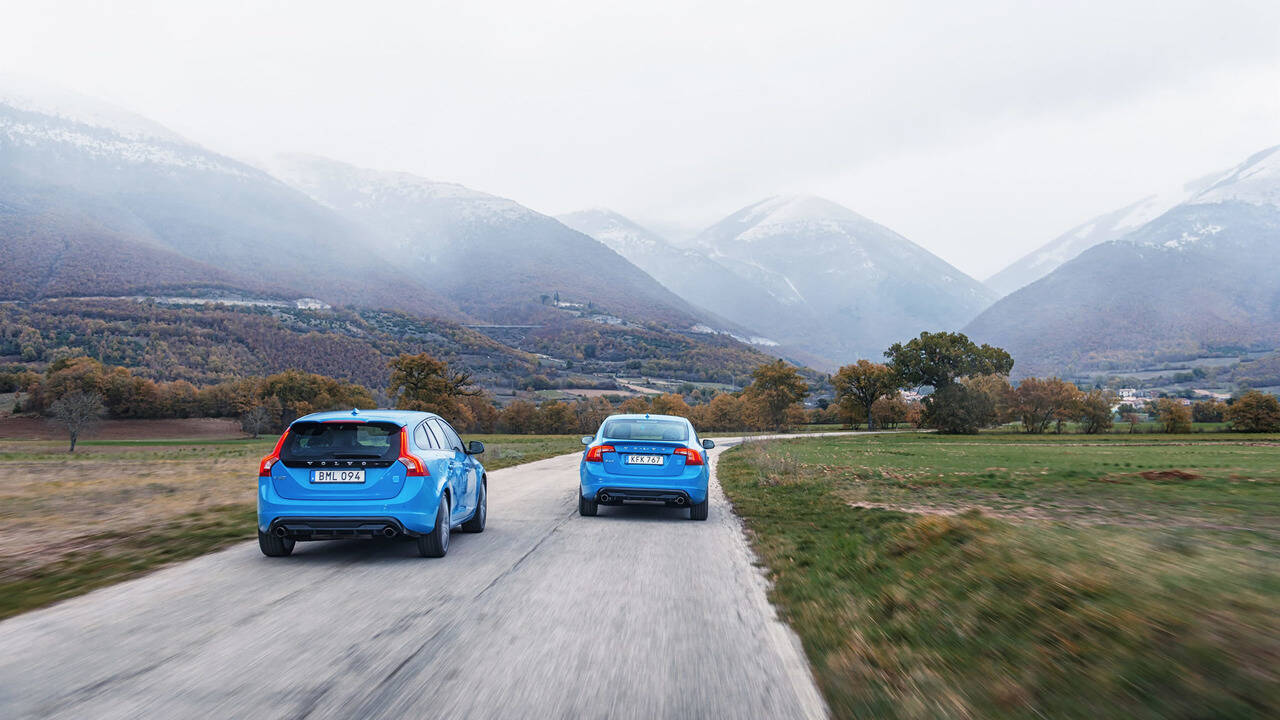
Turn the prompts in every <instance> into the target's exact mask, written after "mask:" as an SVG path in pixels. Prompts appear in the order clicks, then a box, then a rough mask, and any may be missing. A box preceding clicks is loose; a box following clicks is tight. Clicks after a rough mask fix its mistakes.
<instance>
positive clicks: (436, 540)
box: [418, 495, 449, 558]
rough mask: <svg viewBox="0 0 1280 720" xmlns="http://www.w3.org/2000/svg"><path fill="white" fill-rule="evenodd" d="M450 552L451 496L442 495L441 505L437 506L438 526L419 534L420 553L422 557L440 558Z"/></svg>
mask: <svg viewBox="0 0 1280 720" xmlns="http://www.w3.org/2000/svg"><path fill="white" fill-rule="evenodd" d="M447 552H449V498H448V497H447V496H443V495H442V496H441V497H440V507H438V508H436V526H435V527H434V528H432V529H431V532H429V533H427V534H426V535H419V536H418V554H419V555H421V556H422V557H429V558H439V557H444V554H445V553H447Z"/></svg>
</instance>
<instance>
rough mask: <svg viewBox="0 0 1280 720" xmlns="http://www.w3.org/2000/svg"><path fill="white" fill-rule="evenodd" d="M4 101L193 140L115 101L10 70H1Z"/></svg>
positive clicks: (152, 135)
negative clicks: (26, 76)
mask: <svg viewBox="0 0 1280 720" xmlns="http://www.w3.org/2000/svg"><path fill="white" fill-rule="evenodd" d="M0 104H3V105H8V106H9V107H12V108H16V109H18V110H24V111H27V112H33V113H39V114H41V115H49V116H52V117H56V118H60V119H63V120H69V121H71V122H74V123H79V124H81V125H88V126H90V127H95V128H101V129H104V130H111V131H113V132H115V133H117V134H119V135H121V136H122V137H125V138H129V139H133V140H142V139H152V140H162V141H164V142H168V143H180V144H184V145H189V144H191V142H190V141H189V140H187V139H186V138H183V137H182V136H181V135H178V134H177V133H175V132H173V131H172V130H169V129H168V128H166V127H164V126H163V125H160V124H159V123H156V122H153V121H151V120H148V119H147V118H144V117H142V116H140V115H135V114H134V113H131V112H129V111H128V110H124V109H123V108H120V107H117V106H115V105H112V104H111V103H108V102H105V101H103V100H99V99H97V98H92V97H89V96H87V95H81V94H79V93H75V92H72V91H70V90H64V89H61V88H55V87H50V86H48V85H44V84H40V83H36V82H33V81H30V80H27V79H25V78H22V77H20V76H16V75H10V74H7V73H0Z"/></svg>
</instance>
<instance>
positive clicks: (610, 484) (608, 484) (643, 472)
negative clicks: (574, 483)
mask: <svg viewBox="0 0 1280 720" xmlns="http://www.w3.org/2000/svg"><path fill="white" fill-rule="evenodd" d="M614 419H623V420H626V419H634V420H641V419H649V420H673V421H678V422H682V423H684V424H685V425H686V426H687V427H688V429H689V436H688V439H687V440H683V441H657V440H655V441H648V440H636V441H632V440H622V439H614V438H607V437H602V436H601V433H602V432H603V430H604V428H605V426H606V425H608V423H609V421H610V420H614ZM597 445H613V446H616V447H618V448H619V449H618V451H617V452H611V453H604V455H603V457H604V460H603V461H601V462H587V453H589V452H591V448H593V447H596V446H597ZM623 448H626V450H625V451H624V449H623ZM676 448H689V449H690V450H694V451H695V452H697V453H698V454H699V455H701V457H702V464H701V465H693V466H687V465H685V459H684V458H683V457H681V456H679V455H673V453H672V451H673V450H675V449H676ZM629 451H635V452H638V453H640V454H646V455H648V454H655V455H665V456H667V457H666V459H665V461H664V463H663V464H662V465H661V466H652V467H649V466H636V465H627V466H624V463H625V462H626V461H625V456H626V455H628V454H630V452H629ZM710 468H711V466H710V464H709V463H708V461H707V453H706V451H705V450H704V449H703V448H702V445H701V444H699V441H698V434H697V432H696V431H695V430H694V429H693V425H691V424H689V421H688V420H686V419H684V418H682V417H676V416H671V415H610V416H609V417H608V418H606V419H605V421H604V422H603V423H601V424H600V429H599V430H597V431H596V434H595V435H594V436H593V438H592V441H591V442H590V443H589V444H588V445H587V446H586V448H585V449H584V450H583V451H582V459H581V461H580V462H579V463H578V475H579V492H580V493H581V495H582V497H584V498H586V499H588V500H595V499H596V497H597V496H598V494H599V492H600V490H602V489H604V488H626V489H631V490H671V491H682V492H684V493H685V494H687V495H688V496H689V502H691V503H700V502H703V501H705V500H706V499H707V484H708V483H709V482H710V480H711V469H710ZM624 470H625V472H624Z"/></svg>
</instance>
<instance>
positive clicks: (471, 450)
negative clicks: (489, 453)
mask: <svg viewBox="0 0 1280 720" xmlns="http://www.w3.org/2000/svg"><path fill="white" fill-rule="evenodd" d="M467 454H468V455H482V454H484V443H482V442H480V441H479V440H472V441H471V442H469V443H467Z"/></svg>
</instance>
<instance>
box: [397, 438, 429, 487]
mask: <svg viewBox="0 0 1280 720" xmlns="http://www.w3.org/2000/svg"><path fill="white" fill-rule="evenodd" d="M397 460H399V462H400V464H401V465H404V474H405V477H430V476H431V473H429V472H427V466H426V465H423V464H422V461H421V460H419V459H418V458H417V457H415V456H413V455H410V454H409V429H408V428H400V457H399V458H397Z"/></svg>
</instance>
